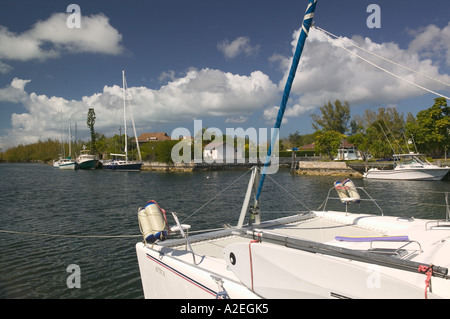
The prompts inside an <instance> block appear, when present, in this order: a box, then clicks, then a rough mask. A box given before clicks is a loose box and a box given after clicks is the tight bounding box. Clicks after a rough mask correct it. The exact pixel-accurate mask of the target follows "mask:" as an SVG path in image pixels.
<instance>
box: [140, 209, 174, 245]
mask: <svg viewBox="0 0 450 319" xmlns="http://www.w3.org/2000/svg"><path fill="white" fill-rule="evenodd" d="M138 220H139V227H140V230H141V233H142V235H143V236H144V239H145V241H147V242H150V243H153V242H155V241H156V240H157V239H159V240H161V241H163V240H165V239H166V236H167V234H168V228H167V223H166V220H165V218H164V216H163V213H162V211H161V208H160V207H159V205H158V204H157V203H156V202H155V201H149V202H148V203H147V205H146V206H145V208H140V209H139V211H138Z"/></svg>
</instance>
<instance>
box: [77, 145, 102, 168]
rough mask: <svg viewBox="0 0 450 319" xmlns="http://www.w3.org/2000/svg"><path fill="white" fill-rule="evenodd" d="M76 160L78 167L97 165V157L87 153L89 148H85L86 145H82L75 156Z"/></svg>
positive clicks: (94, 166) (93, 166)
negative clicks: (79, 152)
mask: <svg viewBox="0 0 450 319" xmlns="http://www.w3.org/2000/svg"><path fill="white" fill-rule="evenodd" d="M76 162H77V165H78V168H80V169H94V168H96V167H97V164H98V159H97V157H96V156H95V155H92V154H89V150H86V146H85V145H83V150H81V154H80V155H78V157H77V158H76Z"/></svg>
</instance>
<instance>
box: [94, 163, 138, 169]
mask: <svg viewBox="0 0 450 319" xmlns="http://www.w3.org/2000/svg"><path fill="white" fill-rule="evenodd" d="M141 167H142V163H124V164H122V163H103V165H102V168H104V169H110V170H114V171H139V170H140V169H141Z"/></svg>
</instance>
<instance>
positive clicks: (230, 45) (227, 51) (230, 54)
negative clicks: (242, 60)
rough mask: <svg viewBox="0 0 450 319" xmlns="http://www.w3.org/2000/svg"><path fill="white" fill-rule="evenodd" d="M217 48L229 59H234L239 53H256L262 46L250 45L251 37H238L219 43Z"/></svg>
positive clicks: (248, 54) (249, 54)
mask: <svg viewBox="0 0 450 319" xmlns="http://www.w3.org/2000/svg"><path fill="white" fill-rule="evenodd" d="M217 48H218V49H219V51H221V52H222V53H223V54H224V55H225V57H226V58H227V59H233V58H235V57H237V56H238V55H239V54H245V55H247V56H251V55H255V54H257V53H258V51H259V48H260V46H259V45H255V46H252V45H250V38H249V37H238V38H236V39H235V40H233V41H232V42H230V41H229V40H224V41H222V42H220V43H219V44H217Z"/></svg>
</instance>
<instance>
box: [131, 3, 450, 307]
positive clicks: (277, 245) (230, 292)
mask: <svg viewBox="0 0 450 319" xmlns="http://www.w3.org/2000/svg"><path fill="white" fill-rule="evenodd" d="M316 3H317V0H309V2H308V7H307V10H306V13H305V17H304V20H303V24H302V30H301V33H300V36H299V40H298V43H297V48H296V51H295V55H294V59H293V62H292V66H291V69H290V74H289V76H288V80H287V83H286V86H285V90H284V94H283V99H282V102H281V106H280V108H279V113H278V117H277V121H276V124H275V128H279V127H280V124H281V121H282V118H283V114H284V110H285V108H286V102H287V100H288V97H289V93H290V89H291V85H292V81H293V79H294V76H295V72H296V69H297V65H298V62H299V59H300V56H301V52H302V50H303V46H304V43H305V40H306V37H307V35H308V31H309V28H310V26H311V23H312V19H313V16H314V11H315V8H316ZM273 145H274V136H272V142H271V147H270V148H269V151H268V154H267V160H266V162H265V165H264V167H263V168H262V169H261V168H259V167H254V168H252V169H251V177H250V181H249V183H248V186H247V191H246V193H245V198H244V202H243V205H242V208H241V213H240V216H239V220H238V221H237V223H236V224H235V226H230V227H226V228H224V229H222V230H216V231H209V232H205V233H203V234H198V235H189V234H188V231H189V229H190V227H191V226H190V225H187V224H182V223H180V221H179V220H178V216H177V214H176V213H175V212H172V213H171V214H170V213H168V212H166V211H165V210H164V209H163V208H162V207H160V206H159V205H158V203H157V202H155V201H153V200H150V201H148V202H147V204H146V205H145V206H144V207H142V208H138V222H139V227H140V230H141V233H142V236H143V240H142V241H141V242H138V243H136V254H137V258H138V264H139V270H140V275H141V281H142V287H143V291H144V296H145V298H158V299H159V298H173V299H175V298H178V299H185V300H191V299H195V298H216V299H228V298H237V299H252V298H255V299H259V298H339V299H341V298H450V276H449V274H448V268H449V267H450V219H449V216H447V218H446V220H445V221H436V220H421V219H414V218H397V217H391V216H384V213H383V212H382V211H379V210H377V211H375V212H371V213H369V212H367V213H364V214H354V213H351V212H350V211H349V210H348V209H347V208H348V207H350V206H351V205H352V204H354V203H356V202H360V201H361V200H362V197H361V196H360V195H359V192H358V189H357V188H356V187H355V186H354V184H353V183H350V182H348V181H344V182H342V183H336V184H335V185H334V186H333V187H331V188H330V191H331V190H332V189H335V190H336V191H337V192H338V194H339V198H340V200H341V201H342V203H343V204H345V207H346V209H345V211H332V210H326V205H324V207H323V210H312V211H308V212H306V213H302V214H297V215H293V216H289V217H283V218H278V219H274V220H269V221H263V220H262V216H261V215H262V213H263V211H261V209H260V195H261V190H262V186H263V183H264V180H265V177H266V176H267V174H266V173H267V167H268V166H269V165H268V162H269V159H270V156H271V149H272V146H273ZM252 197H253V202H252V203H251V200H252ZM251 204H252V205H251ZM170 215H172V219H173V221H174V222H173V226H169V217H170ZM246 218H248V220H249V222H248V223H247V224H246V223H245V219H246ZM172 219H171V220H172ZM174 233H175V234H177V235H178V234H179V237H178V238H176V237H174V238H172V237H171V236H173V234H174Z"/></svg>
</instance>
